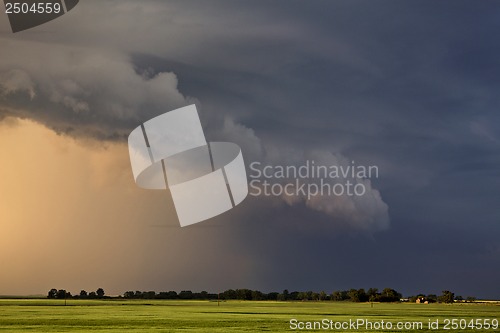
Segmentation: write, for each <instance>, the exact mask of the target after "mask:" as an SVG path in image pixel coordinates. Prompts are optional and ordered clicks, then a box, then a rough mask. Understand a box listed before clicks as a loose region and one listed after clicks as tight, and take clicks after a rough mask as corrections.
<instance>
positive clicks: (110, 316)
mask: <svg viewBox="0 0 500 333" xmlns="http://www.w3.org/2000/svg"><path fill="white" fill-rule="evenodd" d="M499 319H500V306H499V305H498V304H452V305H445V304H408V303H403V304H379V303H374V304H370V303H350V302H326V301H325V302H270V301H264V302H254V301H241V302H240V301H228V302H221V303H220V306H218V304H217V302H212V301H165V300H161V301H148V300H144V301H141V300H93V301H90V300H89V301H86V300H68V301H67V305H66V306H65V305H64V301H62V300H36V299H30V300H0V332H200V333H201V332H294V331H317V332H319V331H329V332H344V331H351V332H428V331H430V330H432V331H435V332H499V331H500V328H498V326H497V328H496V329H495V323H496V325H498V320H499ZM429 323H431V325H434V327H432V328H434V329H429ZM436 323H437V324H438V329H435V328H436V327H435V325H436ZM446 323H448V326H447V327H448V329H445V327H446ZM358 324H359V325H358ZM318 325H321V326H318ZM346 325H349V326H346ZM356 325H358V326H356ZM370 325H371V326H370ZM398 325H399V326H398ZM480 326H481V327H480Z"/></svg>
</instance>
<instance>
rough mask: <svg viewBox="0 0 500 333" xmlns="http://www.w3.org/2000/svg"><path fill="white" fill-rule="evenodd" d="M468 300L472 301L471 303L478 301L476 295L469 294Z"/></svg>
mask: <svg viewBox="0 0 500 333" xmlns="http://www.w3.org/2000/svg"><path fill="white" fill-rule="evenodd" d="M466 300H467V302H471V303H473V302H475V301H476V298H475V297H474V296H467V299H466Z"/></svg>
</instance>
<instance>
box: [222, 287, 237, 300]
mask: <svg viewBox="0 0 500 333" xmlns="http://www.w3.org/2000/svg"><path fill="white" fill-rule="evenodd" d="M221 298H223V299H236V298H237V296H236V291H235V290H233V289H228V290H226V291H224V292H223V293H222V295H221Z"/></svg>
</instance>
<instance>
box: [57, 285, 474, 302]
mask: <svg viewBox="0 0 500 333" xmlns="http://www.w3.org/2000/svg"><path fill="white" fill-rule="evenodd" d="M47 298H50V299H68V298H79V299H102V298H111V297H108V296H105V292H104V289H102V288H99V289H97V290H96V291H91V292H89V293H87V291H85V290H82V291H80V294H78V295H71V293H70V292H67V291H66V290H64V289H59V290H57V289H51V290H50V291H49V292H48V295H47ZM118 298H127V299H170V300H214V299H220V300H248V301H250V300H253V301H266V300H269V301H334V302H342V301H350V302H400V301H407V302H408V301H409V302H417V301H418V302H421V303H425V302H427V303H435V302H439V303H453V302H455V301H459V302H460V301H469V302H473V301H475V298H474V297H468V298H467V299H466V300H464V299H463V298H462V297H461V296H455V294H454V293H452V292H450V291H448V290H444V291H443V293H442V295H440V296H437V295H433V294H430V295H425V294H419V295H417V296H411V297H409V298H407V299H403V296H402V294H401V293H399V292H397V291H396V290H394V289H392V288H385V289H383V290H382V291H379V290H378V289H377V288H370V289H368V290H365V289H349V290H337V291H334V292H333V293H331V294H328V293H326V292H325V291H320V292H314V291H293V292H289V291H288V290H287V289H285V290H283V291H282V292H281V293H278V292H270V293H264V292H261V291H259V290H251V289H228V290H226V291H224V292H221V293H209V292H207V291H202V292H192V291H191V290H183V291H181V292H179V293H177V292H176V291H162V292H158V293H157V292H155V291H127V292H125V293H124V294H123V295H120V296H118Z"/></svg>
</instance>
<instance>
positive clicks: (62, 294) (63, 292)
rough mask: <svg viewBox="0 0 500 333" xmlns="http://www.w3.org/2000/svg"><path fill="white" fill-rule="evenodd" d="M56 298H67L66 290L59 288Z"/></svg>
mask: <svg viewBox="0 0 500 333" xmlns="http://www.w3.org/2000/svg"><path fill="white" fill-rule="evenodd" d="M56 298H59V299H65V298H66V290H64V289H59V290H58V291H57V294H56Z"/></svg>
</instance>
